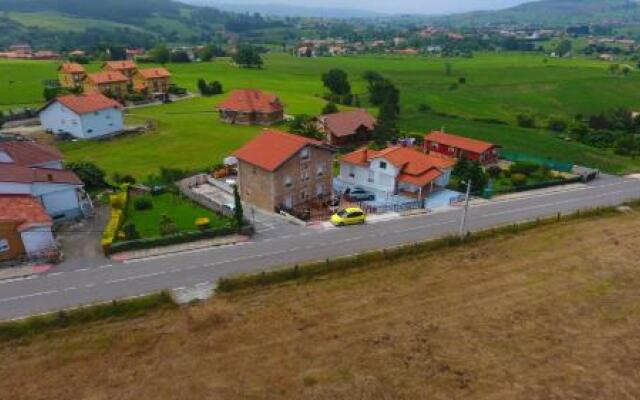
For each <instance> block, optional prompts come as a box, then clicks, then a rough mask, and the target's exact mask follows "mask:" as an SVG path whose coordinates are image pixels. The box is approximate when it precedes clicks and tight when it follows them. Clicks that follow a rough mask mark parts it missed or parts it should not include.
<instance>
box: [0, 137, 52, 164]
mask: <svg viewBox="0 0 640 400" xmlns="http://www.w3.org/2000/svg"><path fill="white" fill-rule="evenodd" d="M0 152H4V153H6V154H7V155H9V157H10V158H11V160H12V161H11V162H10V163H12V164H16V165H21V166H24V167H32V166H35V165H38V164H44V163H47V162H51V161H61V160H62V154H61V153H60V152H59V151H58V150H57V149H56V148H55V147H53V146H49V145H48V144H43V143H36V142H26V141H16V142H0ZM0 164H3V163H2V162H1V161H0Z"/></svg>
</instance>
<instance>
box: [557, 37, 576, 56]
mask: <svg viewBox="0 0 640 400" xmlns="http://www.w3.org/2000/svg"><path fill="white" fill-rule="evenodd" d="M572 48H573V44H572V43H571V41H570V40H568V39H564V40H562V41H561V42H560V43H558V45H557V46H556V49H555V52H556V54H557V55H558V56H560V57H564V56H566V55H567V54H569V53H570V52H571V49H572Z"/></svg>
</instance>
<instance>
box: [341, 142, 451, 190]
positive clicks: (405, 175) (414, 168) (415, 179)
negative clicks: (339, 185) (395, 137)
mask: <svg viewBox="0 0 640 400" xmlns="http://www.w3.org/2000/svg"><path fill="white" fill-rule="evenodd" d="M375 158H384V159H385V160H387V161H389V162H390V163H391V164H393V165H394V166H395V167H396V168H398V169H399V170H400V173H399V174H398V179H399V180H400V181H402V182H406V183H410V184H412V185H416V186H425V185H426V184H427V183H429V182H431V181H432V180H434V179H437V178H438V177H439V176H441V175H442V170H444V169H449V168H452V167H453V166H454V165H455V161H453V160H450V159H447V158H443V157H438V156H433V155H429V154H424V153H422V152H420V151H418V150H415V149H412V148H407V147H398V146H394V147H388V148H386V149H384V150H381V151H376V150H369V149H366V148H363V149H359V150H356V151H354V152H351V153H349V154H346V155H344V156H343V157H342V159H341V160H340V161H342V162H346V163H349V164H354V165H358V166H362V167H368V166H369V164H370V163H371V160H373V159H375Z"/></svg>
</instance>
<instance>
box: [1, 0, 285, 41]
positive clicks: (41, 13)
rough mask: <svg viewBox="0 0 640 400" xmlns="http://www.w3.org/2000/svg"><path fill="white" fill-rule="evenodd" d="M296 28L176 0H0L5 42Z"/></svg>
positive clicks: (197, 36)
mask: <svg viewBox="0 0 640 400" xmlns="http://www.w3.org/2000/svg"><path fill="white" fill-rule="evenodd" d="M282 28H292V27H291V26H288V25H286V24H285V23H284V22H283V21H281V20H275V19H267V18H263V17H261V16H255V15H248V14H238V13H233V12H228V11H222V10H219V9H216V8H212V7H197V6H193V5H187V4H184V3H181V2H177V1H173V0H0V48H2V47H5V46H7V45H9V44H11V43H13V42H16V41H20V42H29V43H31V44H32V45H35V46H36V47H48V48H59V49H65V48H67V49H68V48H75V47H90V46H96V45H99V44H100V43H109V44H112V45H126V46H140V47H149V46H152V45H153V43H155V42H156V41H158V40H162V41H166V42H168V43H175V44H195V43H206V42H209V41H212V40H215V39H216V38H217V39H218V40H219V39H220V32H221V31H225V32H232V33H236V34H243V33H245V32H249V31H253V30H259V31H261V33H263V32H270V31H273V30H278V29H279V30H280V31H282Z"/></svg>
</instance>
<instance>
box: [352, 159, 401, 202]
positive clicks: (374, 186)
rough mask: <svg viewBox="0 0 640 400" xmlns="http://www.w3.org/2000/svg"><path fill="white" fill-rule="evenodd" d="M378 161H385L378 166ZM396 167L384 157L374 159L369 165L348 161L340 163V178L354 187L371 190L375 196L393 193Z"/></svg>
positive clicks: (396, 172)
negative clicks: (384, 165)
mask: <svg viewBox="0 0 640 400" xmlns="http://www.w3.org/2000/svg"><path fill="white" fill-rule="evenodd" d="M380 161H384V162H386V163H387V165H386V168H385V169H383V168H381V167H380ZM397 174H398V169H397V168H395V167H394V166H393V164H391V163H390V162H388V161H386V160H384V159H374V160H372V161H371V164H370V166H369V167H360V166H356V165H353V164H349V163H340V179H341V180H342V181H343V182H345V183H347V184H349V185H351V186H353V187H355V186H357V187H361V188H363V189H366V190H369V191H372V192H374V193H375V194H376V196H378V197H379V196H381V195H382V196H387V195H393V194H394V192H395V185H396V176H397Z"/></svg>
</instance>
